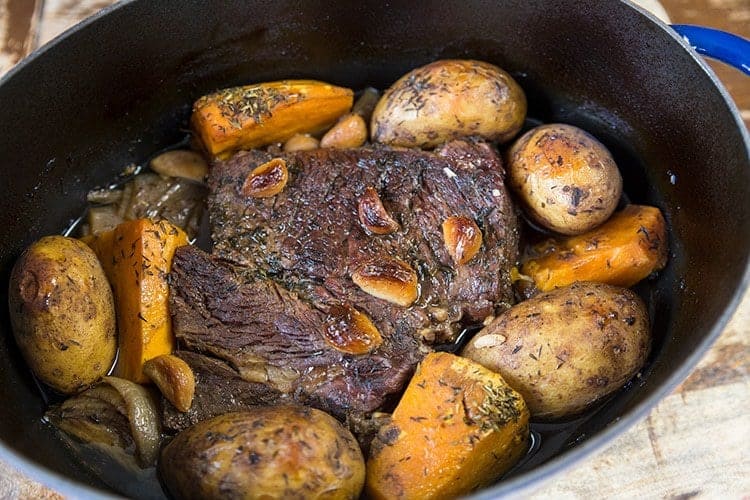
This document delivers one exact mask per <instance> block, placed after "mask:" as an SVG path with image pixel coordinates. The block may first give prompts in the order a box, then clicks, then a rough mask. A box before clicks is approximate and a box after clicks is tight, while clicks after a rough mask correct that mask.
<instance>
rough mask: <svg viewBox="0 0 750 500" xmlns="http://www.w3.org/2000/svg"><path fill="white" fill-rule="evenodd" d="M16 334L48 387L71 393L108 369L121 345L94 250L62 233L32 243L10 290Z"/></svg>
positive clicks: (14, 273) (15, 271)
mask: <svg viewBox="0 0 750 500" xmlns="http://www.w3.org/2000/svg"><path fill="white" fill-rule="evenodd" d="M8 303H9V306H10V319H11V324H12V326H13V334H14V336H15V339H16V342H17V343H18V346H19V347H20V349H21V353H22V354H23V357H24V359H25V360H26V362H27V363H28V365H29V367H30V368H31V370H32V371H33V372H34V373H35V374H36V376H37V377H39V379H40V380H41V381H42V382H44V383H45V384H47V385H49V386H50V387H52V388H54V389H56V390H58V391H60V392H62V393H65V394H73V393H76V392H79V391H80V390H82V389H84V388H86V387H87V386H89V385H91V384H93V383H94V382H96V381H97V380H98V379H99V378H101V377H102V376H103V375H106V374H107V372H108V371H109V369H110V367H111V366H112V362H113V360H114V358H115V352H116V349H117V338H116V330H115V309H114V302H113V299H112V290H111V289H110V286H109V282H107V278H106V276H105V275H104V271H103V270H102V266H101V264H100V263H99V260H98V259H97V258H96V255H95V254H94V252H93V251H92V250H91V249H90V248H89V247H88V246H87V245H85V244H84V243H82V242H80V241H78V240H76V239H73V238H66V237H64V236H47V237H44V238H42V239H40V240H39V241H37V242H36V243H34V244H32V245H31V246H29V247H28V248H27V249H26V250H25V251H24V252H23V254H22V255H21V257H20V258H19V259H18V261H17V262H16V264H15V266H14V267H13V271H12V272H11V276H10V286H9V290H8Z"/></svg>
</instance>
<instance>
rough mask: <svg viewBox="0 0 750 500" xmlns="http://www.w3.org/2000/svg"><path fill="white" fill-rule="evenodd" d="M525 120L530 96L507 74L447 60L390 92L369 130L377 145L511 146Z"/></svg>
mask: <svg viewBox="0 0 750 500" xmlns="http://www.w3.org/2000/svg"><path fill="white" fill-rule="evenodd" d="M525 118H526V96H525V95H524V93H523V90H522V89H521V87H520V86H519V85H518V83H516V81H515V80H513V78H512V77H511V76H510V75H509V74H508V73H506V72H505V71H503V70H502V69H500V68H498V67H497V66H494V65H492V64H489V63H486V62H481V61H474V60H462V59H445V60H440V61H435V62H433V63H430V64H428V65H426V66H422V67H421V68H417V69H414V70H412V71H410V72H409V73H407V74H406V75H404V76H402V77H401V78H400V79H399V80H398V81H397V82H396V83H394V84H393V85H392V86H391V87H390V88H389V89H388V90H386V91H385V93H384V94H383V96H382V97H381V99H380V101H378V104H377V105H376V106H375V110H374V111H373V114H372V120H371V127H370V130H371V136H372V140H373V141H375V142H380V143H383V144H389V145H392V146H404V147H421V148H425V149H428V148H432V147H435V146H437V145H439V144H441V143H443V142H446V141H448V140H450V139H455V138H457V137H465V136H470V135H476V136H481V137H484V138H485V139H489V140H492V141H498V142H506V141H508V140H510V139H512V138H513V137H514V136H515V135H516V134H517V133H518V131H519V130H521V127H522V125H523V122H524V119H525Z"/></svg>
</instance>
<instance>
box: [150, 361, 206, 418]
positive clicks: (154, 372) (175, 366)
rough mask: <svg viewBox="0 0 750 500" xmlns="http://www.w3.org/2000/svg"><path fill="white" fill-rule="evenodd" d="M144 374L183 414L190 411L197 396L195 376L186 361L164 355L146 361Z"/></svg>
mask: <svg viewBox="0 0 750 500" xmlns="http://www.w3.org/2000/svg"><path fill="white" fill-rule="evenodd" d="M143 373H144V374H145V375H146V376H147V377H148V378H150V379H151V380H152V381H153V383H154V384H156V386H157V387H158V388H159V390H160V391H161V393H162V395H164V397H165V398H167V400H168V401H169V402H170V403H172V404H173V405H174V407H175V408H177V409H178V410H179V411H181V412H186V411H188V410H189V409H190V406H191V405H192V404H193V395H194V394H195V376H194V375H193V370H192V369H191V368H190V366H189V365H188V364H187V363H185V361H183V360H182V359H180V358H178V357H177V356H173V355H172V354H162V355H161V356H158V357H156V358H153V359H150V360H148V361H146V362H145V363H144V364H143Z"/></svg>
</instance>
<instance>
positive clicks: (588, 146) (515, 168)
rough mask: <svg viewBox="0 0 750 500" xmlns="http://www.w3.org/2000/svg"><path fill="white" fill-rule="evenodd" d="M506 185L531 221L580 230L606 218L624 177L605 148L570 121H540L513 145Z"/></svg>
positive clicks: (561, 230) (561, 229)
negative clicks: (540, 123)
mask: <svg viewBox="0 0 750 500" xmlns="http://www.w3.org/2000/svg"><path fill="white" fill-rule="evenodd" d="M508 156H509V161H508V174H509V175H508V179H509V182H510V186H511V188H512V189H513V191H515V193H516V194H517V195H518V197H519V199H520V201H521V203H522V205H523V207H524V209H525V211H526V213H527V214H528V215H529V217H530V218H531V219H532V220H534V221H535V222H537V223H539V224H541V225H542V226H544V227H546V228H548V229H551V230H553V231H556V232H558V233H562V234H581V233H584V232H586V231H588V230H590V229H593V228H595V227H596V226H598V225H600V224H602V223H603V222H604V221H606V220H607V219H608V218H609V216H610V215H612V212H614V211H615V208H617V204H618V203H619V201H620V196H621V195H622V177H621V176H620V171H619V170H618V168H617V165H616V164H615V160H614V159H613V158H612V155H611V154H610V152H609V151H608V150H607V148H606V147H604V145H603V144H602V143H600V142H599V141H598V140H596V139H595V138H594V137H592V136H591V135H589V134H587V133H586V132H584V131H583V130H581V129H579V128H577V127H574V126H572V125H565V124H559V123H555V124H548V125H541V126H539V127H536V128H534V129H532V130H529V131H528V132H526V133H525V134H524V135H523V136H521V138H520V139H518V140H517V141H516V142H515V143H514V144H513V146H512V147H511V149H510V151H509V153H508Z"/></svg>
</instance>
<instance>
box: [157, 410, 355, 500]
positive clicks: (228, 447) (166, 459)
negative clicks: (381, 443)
mask: <svg viewBox="0 0 750 500" xmlns="http://www.w3.org/2000/svg"><path fill="white" fill-rule="evenodd" d="M159 469H160V472H161V475H162V477H163V479H164V482H165V484H166V485H167V488H168V489H169V491H170V492H171V493H172V494H173V495H174V496H175V497H176V498H201V499H204V498H327V499H339V498H358V497H359V494H360V492H361V491H362V487H363V486H364V482H365V464H364V459H363V458H362V452H361V451H360V449H359V446H358V445H357V442H356V441H355V440H354V437H353V436H352V435H351V433H350V432H349V431H348V430H346V429H345V428H344V427H343V426H342V425H341V424H340V423H339V422H338V421H336V420H335V419H334V418H333V417H331V416H329V415H328V414H326V413H324V412H322V411H320V410H316V409H313V408H304V407H299V406H275V407H258V408H256V409H253V410H249V411H241V412H233V413H227V414H224V415H220V416H218V417H214V418H211V419H209V420H204V421H203V422H200V423H198V424H196V425H194V426H192V427H190V428H188V429H186V430H184V431H183V432H181V433H180V434H178V435H177V437H176V438H174V440H173V441H172V442H171V443H169V444H168V445H167V446H166V447H165V448H164V449H163V450H162V454H161V460H160V461H159Z"/></svg>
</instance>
